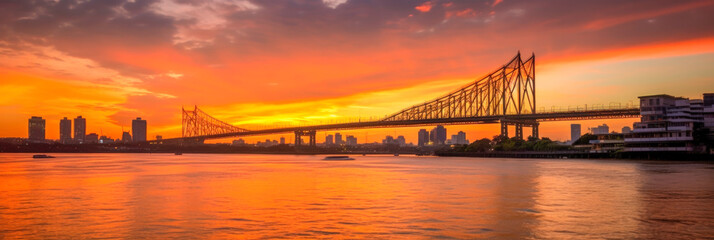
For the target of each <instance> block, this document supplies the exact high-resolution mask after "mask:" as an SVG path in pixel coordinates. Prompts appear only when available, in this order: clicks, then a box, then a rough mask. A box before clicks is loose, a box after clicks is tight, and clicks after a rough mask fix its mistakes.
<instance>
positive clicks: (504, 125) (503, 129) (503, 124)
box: [501, 120, 508, 137]
mask: <svg viewBox="0 0 714 240" xmlns="http://www.w3.org/2000/svg"><path fill="white" fill-rule="evenodd" d="M501 136H504V137H508V122H506V121H504V120H501Z"/></svg>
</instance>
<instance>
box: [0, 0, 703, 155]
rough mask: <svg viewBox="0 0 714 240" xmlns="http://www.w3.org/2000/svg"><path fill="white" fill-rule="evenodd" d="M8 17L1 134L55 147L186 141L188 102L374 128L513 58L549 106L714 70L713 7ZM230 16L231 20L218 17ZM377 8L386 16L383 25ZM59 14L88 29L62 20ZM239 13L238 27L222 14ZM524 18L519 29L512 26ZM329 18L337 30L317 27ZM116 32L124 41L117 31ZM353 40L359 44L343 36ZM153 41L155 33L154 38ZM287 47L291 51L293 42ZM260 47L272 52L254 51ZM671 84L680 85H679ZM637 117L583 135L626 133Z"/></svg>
mask: <svg viewBox="0 0 714 240" xmlns="http://www.w3.org/2000/svg"><path fill="white" fill-rule="evenodd" d="M3 4H4V5H3V7H2V8H1V9H2V10H0V11H3V13H4V15H5V16H8V17H6V18H3V19H1V20H0V25H2V26H3V28H2V31H4V32H5V33H7V34H3V35H4V36H13V38H3V39H0V40H1V41H3V43H4V45H2V50H3V54H1V55H0V77H1V79H3V80H2V81H3V82H2V88H3V91H4V92H7V93H9V94H7V95H5V96H3V97H1V98H0V109H1V110H3V111H4V112H6V113H7V114H6V115H5V117H4V118H3V119H0V126H2V129H0V130H2V131H0V132H2V133H1V134H2V137H22V136H25V134H26V131H24V130H23V129H25V126H24V124H25V123H26V121H27V120H26V119H28V118H29V117H31V116H42V117H43V118H44V119H46V120H47V121H48V123H47V124H46V128H47V138H50V139H58V138H59V129H58V128H59V124H58V123H57V121H59V119H61V118H62V117H65V116H75V115H76V114H75V113H78V112H81V113H82V115H84V116H85V117H86V118H87V119H91V120H90V123H91V124H89V123H88V126H87V127H88V129H86V133H91V132H100V131H103V132H104V134H105V135H108V136H113V137H118V136H121V135H122V130H121V129H122V127H124V128H128V127H129V126H130V125H129V122H130V120H131V119H133V118H134V117H135V116H143V117H145V118H146V119H151V121H152V123H151V127H149V129H148V133H147V135H148V136H156V135H162V136H164V137H165V138H170V137H177V136H179V135H180V112H179V111H178V109H179V108H181V106H191V105H200V106H201V107H202V108H204V109H206V111H208V112H211V113H212V115H214V116H216V117H218V118H220V119H223V120H226V121H228V122H229V123H232V124H234V125H237V126H242V127H246V128H251V127H259V126H260V125H268V124H271V123H275V124H278V125H279V124H286V123H293V124H294V123H298V124H319V123H320V122H330V121H340V120H343V119H347V118H350V119H359V118H362V119H367V118H370V117H371V118H379V117H383V116H384V115H386V114H391V113H392V112H393V111H395V110H399V109H402V108H404V107H408V106H410V105H412V104H416V103H421V102H423V101H426V100H428V99H431V98H433V97H436V96H439V95H441V94H443V93H444V92H446V91H449V90H450V89H454V88H457V87H459V86H462V85H464V84H466V83H468V82H469V81H472V80H473V79H476V78H478V77H480V76H483V75H484V74H486V73H487V72H488V71H489V70H490V69H492V68H494V67H498V66H499V64H502V62H503V61H504V60H505V58H507V56H510V55H511V54H512V53H513V52H514V51H515V50H521V51H522V52H523V53H531V52H536V53H537V54H538V56H539V58H538V61H539V63H538V64H537V67H536V68H537V71H538V83H539V85H538V86H539V87H538V96H539V97H538V102H539V107H540V108H544V109H549V108H550V106H558V107H566V108H567V107H568V106H571V105H585V104H590V105H592V104H603V105H608V104H609V103H610V102H621V103H631V102H636V101H637V96H642V95H651V94H659V93H666V94H671V95H675V96H684V97H690V98H697V97H698V95H699V94H700V92H701V91H700V89H711V88H712V87H714V86H712V85H713V84H712V82H714V81H712V80H713V79H712V74H711V73H712V72H711V71H712V70H711V69H709V68H708V67H707V65H706V64H703V63H707V62H711V61H713V60H714V44H713V43H714V40H713V39H712V38H711V37H710V36H711V33H712V31H713V30H711V29H710V28H709V27H707V24H706V23H707V22H711V20H712V19H711V18H712V14H709V13H711V12H712V11H713V10H712V9H713V5H712V4H714V3H712V2H710V1H681V2H675V3H672V2H652V1H643V2H640V3H638V4H634V3H633V4H625V5H620V8H618V9H610V8H607V6H608V2H598V3H587V2H567V3H561V5H562V7H564V8H568V9H571V10H572V11H570V12H568V13H565V12H561V11H553V10H551V5H550V4H549V3H547V2H539V3H533V2H527V1H515V0H513V1H509V0H505V1H492V2H489V1H483V2H478V1H476V2H460V1H421V2H410V3H392V4H386V3H360V2H356V1H327V2H326V3H323V2H319V1H312V2H304V3H300V4H298V3H296V5H295V9H300V10H301V11H307V12H313V13H319V14H315V15H314V16H313V17H311V18H307V19H306V18H304V17H303V16H301V15H299V14H295V13H294V12H293V10H295V9H284V8H279V7H277V6H272V5H266V4H260V3H254V2H249V1H239V2H238V3H224V2H221V1H209V2H205V3H201V4H194V5H190V4H184V3H178V2H172V1H159V2H153V3H151V2H147V4H144V5H138V4H136V3H135V2H133V1H127V2H121V1H118V2H112V3H102V4H94V5H87V4H82V3H78V4H77V7H76V8H73V9H68V7H67V6H62V5H58V4H53V3H52V2H18V3H10V4H8V3H3ZM221 4H227V5H228V6H229V7H225V8H216V6H224V5H221ZM24 5H27V6H24ZM40 5H42V6H40ZM38 9H45V11H43V12H37V11H39V10H38ZM117 9H121V10H122V11H118V10H117ZM217 9H223V10H221V11H219V10H217ZM372 9H381V10H382V11H379V12H380V13H379V14H380V15H374V14H375V11H372ZM89 10H94V11H98V12H103V13H106V14H105V15H106V16H97V15H91V14H89V12H92V11H89ZM63 11H70V12H72V14H74V15H76V16H80V17H75V18H66V17H63V15H62V14H61V13H62V12H63ZM595 12H598V13H597V14H595ZM206 14H209V15H210V16H211V17H210V18H208V19H206V18H203V17H202V16H206ZM235 15H239V16H243V20H242V21H238V20H236V19H235V18H230V17H229V16H235ZM28 16H38V17H28ZM682 16H687V17H682ZM526 18H527V19H529V21H527V22H526V24H525V25H524V27H521V28H513V27H511V26H513V24H515V23H522V22H523V21H524V19H526ZM187 19H188V20H195V21H182V20H187ZM326 19H332V20H334V21H330V22H329V23H328V24H326V25H320V24H318V23H320V22H324V20H326ZM259 20H260V21H259ZM283 20H290V21H295V22H300V23H304V24H298V25H287V24H284V22H283ZM348 20H349V21H348ZM120 21H125V22H120ZM355 21H357V22H358V23H362V24H363V25H359V26H353V24H355ZM93 23H98V24H93ZM265 23H271V24H270V25H266V24H265ZM113 26H116V27H117V30H108V29H111V27H113ZM355 27H357V29H359V30H360V31H350V32H345V31H343V30H342V29H355ZM101 29H107V30H105V31H101ZM469 29H471V30H469ZM663 29H668V31H661V30H663ZM151 30H157V31H155V32H152V33H155V34H145V33H146V32H147V31H151ZM240 30H244V31H245V32H242V33H241V34H238V33H239V32H241V31H240ZM476 31H481V32H486V33H491V35H487V36H492V38H482V37H481V36H483V34H476V33H475V32H476ZM534 31H538V32H539V33H542V34H532V33H533V32H534ZM70 33H76V34H70ZM266 33H271V34H268V35H266ZM548 34H553V35H558V36H561V37H559V38H557V39H553V38H552V37H550V36H547V35H548ZM224 35H225V36H230V37H231V38H226V37H221V36H224ZM38 36H44V37H43V38H42V39H41V42H38V41H39V40H38ZM287 36H292V37H293V38H292V39H294V40H293V41H290V42H287V41H284V40H283V39H287V38H286V37H287ZM318 36H319V37H318ZM374 36H382V37H380V38H379V41H378V42H377V43H378V44H374V43H375V42H371V41H370V39H372V38H373V37H374ZM496 36H498V37H496ZM515 36H520V37H515ZM523 36H527V37H523ZM257 37H262V38H261V39H262V40H264V41H265V43H264V44H257V43H256V42H255V39H256V38H257ZM465 39H468V41H465ZM506 40H507V41H506ZM325 43H333V44H325ZM241 44H242V45H241ZM267 46H270V47H267ZM276 47H278V48H277V50H275V49H276ZM217 49H221V51H217ZM447 56H448V57H447ZM377 57H379V59H381V60H380V61H377V62H375V61H371V60H372V59H375V58H377ZM198 59H204V60H206V61H198ZM405 59H408V60H405ZM434 59H448V60H447V61H434ZM26 66H34V67H31V68H28V67H26ZM270 68H279V69H281V71H271V70H269V69H270ZM338 69H339V70H338ZM674 70H676V71H674ZM674 72H682V73H685V74H674ZM673 78H677V80H678V81H680V82H686V83H687V84H674V85H673V84H672V82H671V81H669V80H671V79H673ZM644 83H646V84H644ZM314 86H319V87H314ZM563 87H565V89H563ZM224 89H230V91H226V90H224ZM564 90H565V91H564ZM584 93H588V94H584ZM415 96H418V97H415ZM636 120H637V119H621V120H607V121H599V122H597V124H587V123H583V127H585V128H586V127H590V126H596V125H598V124H602V123H607V124H608V125H609V126H612V127H613V129H620V128H621V127H623V126H631V125H632V123H633V122H635V121H636ZM570 123H571V122H558V123H547V124H543V125H542V126H541V130H540V132H541V135H542V136H544V137H550V138H552V139H558V140H567V139H569V131H568V130H567V129H568V128H567V126H569V124H570ZM450 128H454V129H455V130H458V131H464V132H466V133H467V134H468V135H469V136H474V137H476V136H477V137H478V138H482V137H486V138H490V137H492V136H493V135H496V134H498V126H497V125H478V126H476V125H468V126H450ZM396 131H398V132H399V133H398V134H394V133H393V130H382V129H375V130H369V131H368V134H374V135H375V136H376V135H381V136H384V135H390V134H391V135H404V136H405V137H406V138H407V141H410V142H416V139H417V137H416V133H414V132H415V131H412V129H411V128H403V129H397V130H396ZM358 132H360V131H358ZM361 132H364V131H361ZM353 135H354V136H356V137H357V138H362V137H363V136H364V135H367V134H359V133H356V134H353ZM260 138H262V137H256V139H260ZM365 138H368V137H365ZM472 138H473V137H472ZM288 139H289V138H288ZM230 140H231V139H226V140H221V141H226V142H227V141H230Z"/></svg>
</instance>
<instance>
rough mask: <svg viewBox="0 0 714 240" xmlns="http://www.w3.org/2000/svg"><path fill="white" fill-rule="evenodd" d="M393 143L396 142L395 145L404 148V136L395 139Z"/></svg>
mask: <svg viewBox="0 0 714 240" xmlns="http://www.w3.org/2000/svg"><path fill="white" fill-rule="evenodd" d="M395 141H397V144H399V146H400V147H404V146H406V145H407V139H405V138H404V136H397V139H395Z"/></svg>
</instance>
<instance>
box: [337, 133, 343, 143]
mask: <svg viewBox="0 0 714 240" xmlns="http://www.w3.org/2000/svg"><path fill="white" fill-rule="evenodd" d="M344 143H345V142H343V141H342V134H340V133H335V144H338V145H340V144H344Z"/></svg>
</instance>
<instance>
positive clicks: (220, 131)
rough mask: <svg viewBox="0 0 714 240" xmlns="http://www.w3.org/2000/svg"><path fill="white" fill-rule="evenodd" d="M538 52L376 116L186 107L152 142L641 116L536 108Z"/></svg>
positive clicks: (635, 111)
mask: <svg viewBox="0 0 714 240" xmlns="http://www.w3.org/2000/svg"><path fill="white" fill-rule="evenodd" d="M535 89H536V79H535V54H534V55H531V57H530V58H528V59H526V60H525V61H524V60H523V58H521V54H520V53H518V54H517V55H516V56H515V57H514V58H513V59H511V60H510V61H509V62H508V63H506V64H505V65H503V66H502V67H501V68H498V69H496V70H495V71H493V72H491V73H490V74H488V75H486V76H484V77H482V78H480V79H477V80H475V81H474V82H472V83H470V84H468V85H466V86H464V87H462V88H460V89H457V90H456V91H453V92H451V93H449V94H446V95H444V96H442V97H439V98H436V99H433V100H431V101H428V102H425V103H422V104H418V105H414V106H411V107H409V108H406V109H403V110H401V111H398V112H396V113H394V114H392V115H389V116H388V117H386V118H383V119H381V120H377V121H366V122H362V121H360V122H350V123H338V124H325V125H313V126H300V127H282V128H272V129H261V130H248V129H244V128H239V127H236V126H233V125H231V124H228V123H226V122H223V121H221V120H218V119H216V118H214V117H212V116H210V115H208V114H206V113H205V112H203V111H201V110H200V109H199V108H198V107H194V109H193V110H186V109H182V112H183V114H182V137H181V138H174V139H164V140H157V141H153V142H170V141H176V140H180V141H182V142H183V141H186V142H203V141H204V140H205V139H214V138H227V137H241V136H254V135H268V134H284V133H294V134H295V143H296V145H300V144H301V143H302V142H303V141H302V137H303V136H308V137H309V138H310V139H309V141H308V142H306V143H307V144H309V145H311V146H314V145H315V143H316V139H315V134H316V132H317V131H329V130H345V129H360V128H387V127H407V126H425V125H435V124H443V125H450V124H485V123H501V135H503V136H506V137H508V135H509V134H508V126H509V125H513V126H515V137H518V138H523V127H530V128H531V131H532V134H531V136H533V137H538V136H539V134H538V126H539V123H540V122H543V121H561V120H585V119H602V118H632V117H639V116H640V110H639V108H636V107H616V108H609V109H590V110H588V109H576V110H572V111H552V112H536V91H535Z"/></svg>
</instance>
